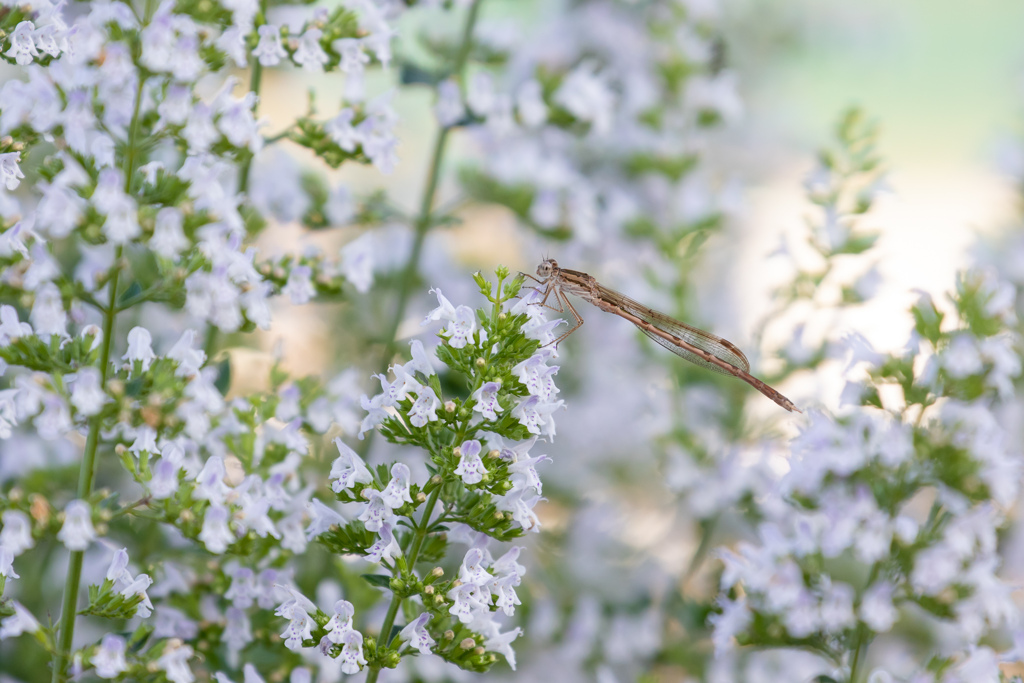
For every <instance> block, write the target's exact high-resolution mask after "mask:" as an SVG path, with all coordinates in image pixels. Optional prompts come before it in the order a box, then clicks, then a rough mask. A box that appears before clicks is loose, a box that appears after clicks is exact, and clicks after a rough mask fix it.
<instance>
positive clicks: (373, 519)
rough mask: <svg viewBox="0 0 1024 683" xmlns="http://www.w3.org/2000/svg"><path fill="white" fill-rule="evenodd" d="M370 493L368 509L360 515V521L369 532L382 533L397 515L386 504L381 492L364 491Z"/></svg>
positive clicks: (373, 490) (374, 490)
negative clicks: (385, 526) (382, 528)
mask: <svg viewBox="0 0 1024 683" xmlns="http://www.w3.org/2000/svg"><path fill="white" fill-rule="evenodd" d="M365 491H369V496H370V498H369V502H368V503H367V505H366V508H365V509H364V510H363V511H362V513H361V514H360V515H359V520H360V521H361V522H362V523H363V526H365V527H366V529H367V531H374V532H377V531H380V530H381V527H383V526H384V525H390V524H391V520H392V519H393V518H394V516H395V513H394V512H393V511H392V510H391V508H390V507H389V506H388V505H387V503H385V502H384V497H383V495H382V494H381V492H380V491H378V490H376V489H364V495H365Z"/></svg>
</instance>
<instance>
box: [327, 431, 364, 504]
mask: <svg viewBox="0 0 1024 683" xmlns="http://www.w3.org/2000/svg"><path fill="white" fill-rule="evenodd" d="M334 445H335V446H336V447H337V448H338V453H339V455H338V457H337V458H335V460H334V463H333V464H332V465H331V474H330V479H331V490H333V491H334V492H335V493H341V492H342V491H344V490H346V489H350V488H352V487H353V486H355V485H356V484H372V483H373V475H372V474H370V470H368V469H367V468H366V465H365V464H364V463H363V460H362V458H360V457H359V455H358V454H356V452H355V451H354V450H352V449H351V448H349V447H348V446H347V445H346V444H345V442H344V441H342V440H341V437H338V438H336V439H335V440H334Z"/></svg>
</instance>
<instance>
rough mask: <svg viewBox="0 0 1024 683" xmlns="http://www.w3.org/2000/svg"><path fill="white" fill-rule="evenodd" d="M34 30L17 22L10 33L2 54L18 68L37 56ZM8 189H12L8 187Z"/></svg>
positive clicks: (34, 28) (29, 24)
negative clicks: (9, 44)
mask: <svg viewBox="0 0 1024 683" xmlns="http://www.w3.org/2000/svg"><path fill="white" fill-rule="evenodd" d="M35 30H36V27H35V25H34V24H33V23H32V22H31V21H22V22H19V23H18V25H17V26H15V27H14V32H12V33H11V37H10V42H11V48H10V49H9V50H7V52H5V53H4V54H5V55H6V56H8V57H10V58H12V59H13V60H14V61H16V62H17V63H18V66H28V65H29V64H31V63H32V60H33V59H35V58H36V57H38V56H39V52H38V51H37V50H36V44H35V41H34V40H33V37H32V34H33V32H34V31H35ZM8 189H14V188H11V187H8Z"/></svg>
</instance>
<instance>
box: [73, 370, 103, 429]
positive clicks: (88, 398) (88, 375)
mask: <svg viewBox="0 0 1024 683" xmlns="http://www.w3.org/2000/svg"><path fill="white" fill-rule="evenodd" d="M109 401H110V397H109V396H107V395H106V393H104V391H103V387H102V386H101V381H100V371H99V370H98V369H97V368H92V367H89V368H82V369H81V370H79V371H78V372H77V373H76V374H75V382H74V384H73V385H72V387H71V405H73V406H74V407H75V409H76V410H77V411H78V412H79V413H80V414H82V415H84V416H86V417H91V416H93V415H95V414H96V413H98V412H100V410H101V409H102V408H103V404H105V403H107V402H109Z"/></svg>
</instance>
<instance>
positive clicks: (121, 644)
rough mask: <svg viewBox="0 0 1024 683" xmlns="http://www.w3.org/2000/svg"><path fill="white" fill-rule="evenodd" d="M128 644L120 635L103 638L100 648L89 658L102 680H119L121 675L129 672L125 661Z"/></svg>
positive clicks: (109, 635)
mask: <svg viewBox="0 0 1024 683" xmlns="http://www.w3.org/2000/svg"><path fill="white" fill-rule="evenodd" d="M126 648H127V643H126V641H125V639H124V638H122V637H121V636H119V635H116V634H113V633H108V634H106V635H105V636H103V640H102V641H101V642H100V645H99V647H97V648H96V651H95V652H94V653H93V654H92V656H91V657H90V658H89V660H90V662H91V663H92V666H93V667H94V668H95V670H96V675H97V676H99V677H100V678H117V676H118V675H119V674H122V673H124V672H125V671H127V670H128V662H127V661H126V660H125V650H126Z"/></svg>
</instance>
